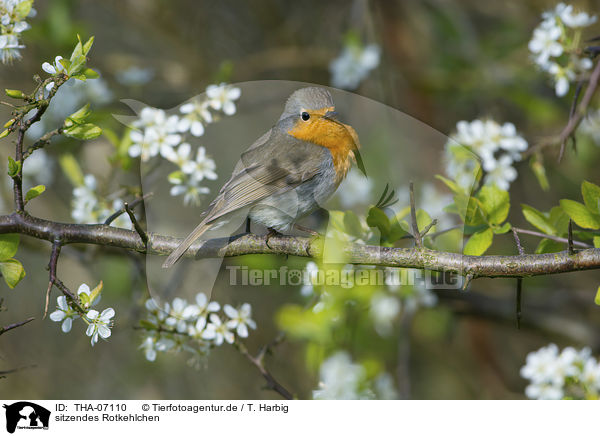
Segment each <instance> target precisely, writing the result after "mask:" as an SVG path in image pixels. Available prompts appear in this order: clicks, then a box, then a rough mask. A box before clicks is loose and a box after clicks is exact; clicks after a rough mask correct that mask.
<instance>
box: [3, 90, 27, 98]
mask: <svg viewBox="0 0 600 436" xmlns="http://www.w3.org/2000/svg"><path fill="white" fill-rule="evenodd" d="M4 92H5V93H6V95H8V96H9V97H11V98H25V94H23V91H19V90H18V89H5V90H4Z"/></svg>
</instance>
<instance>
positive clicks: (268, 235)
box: [265, 227, 281, 250]
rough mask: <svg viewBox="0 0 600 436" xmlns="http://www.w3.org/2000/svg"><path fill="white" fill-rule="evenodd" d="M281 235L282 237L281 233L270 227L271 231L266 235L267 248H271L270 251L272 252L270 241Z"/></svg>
mask: <svg viewBox="0 0 600 436" xmlns="http://www.w3.org/2000/svg"><path fill="white" fill-rule="evenodd" d="M280 235H281V233H279V232H278V231H277V230H275V229H274V228H273V227H269V231H268V232H267V234H266V235H265V244H267V247H269V250H272V248H271V246H270V245H269V239H271V238H272V237H273V236H280Z"/></svg>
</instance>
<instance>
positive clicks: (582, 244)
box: [513, 227, 593, 248]
mask: <svg viewBox="0 0 600 436" xmlns="http://www.w3.org/2000/svg"><path fill="white" fill-rule="evenodd" d="M513 232H517V233H523V234H525V235H532V236H539V237H540V238H546V239H551V240H553V241H556V242H564V243H569V240H568V239H567V238H561V237H560V236H554V235H549V234H547V233H541V232H536V231H534V230H527V229H521V228H519V227H513ZM572 243H573V244H575V245H577V246H579V247H583V248H592V247H593V245H590V244H586V243H585V242H581V241H572Z"/></svg>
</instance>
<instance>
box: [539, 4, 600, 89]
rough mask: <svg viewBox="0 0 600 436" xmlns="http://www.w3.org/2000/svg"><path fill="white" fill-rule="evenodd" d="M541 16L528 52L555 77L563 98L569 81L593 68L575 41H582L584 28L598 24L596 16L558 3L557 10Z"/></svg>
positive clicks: (541, 66) (556, 87)
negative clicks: (575, 10)
mask: <svg viewBox="0 0 600 436" xmlns="http://www.w3.org/2000/svg"><path fill="white" fill-rule="evenodd" d="M542 18H543V21H542V22H541V23H540V24H539V25H538V26H537V27H536V28H535V29H534V31H533V37H532V39H531V40H530V41H529V51H530V52H531V53H532V54H533V55H534V62H535V63H536V64H537V65H538V66H539V67H540V69H541V70H542V71H546V72H547V73H548V74H550V75H551V76H552V79H553V81H554V92H555V93H556V95H557V96H558V97H563V96H565V95H566V94H567V93H568V92H569V88H570V84H571V83H573V82H574V81H576V80H578V78H579V77H580V76H583V75H584V74H585V72H586V71H587V70H589V69H590V68H591V67H592V61H591V59H589V58H587V57H582V55H581V49H580V47H578V46H577V47H575V46H573V41H577V42H578V41H580V40H581V28H583V27H587V26H589V25H591V24H593V23H595V22H596V16H590V15H589V14H588V13H587V12H583V11H582V12H577V13H575V12H574V9H573V6H572V5H567V4H565V3H559V4H558V5H556V7H555V8H554V10H551V11H547V12H544V13H543V14H542ZM565 54H566V56H565Z"/></svg>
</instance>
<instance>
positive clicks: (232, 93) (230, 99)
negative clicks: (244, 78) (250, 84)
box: [206, 83, 242, 115]
mask: <svg viewBox="0 0 600 436" xmlns="http://www.w3.org/2000/svg"><path fill="white" fill-rule="evenodd" d="M241 94H242V91H241V89H240V88H236V87H234V86H231V85H227V84H225V83H221V84H220V85H208V86H207V87H206V96H207V97H208V104H209V105H210V107H212V108H213V109H214V110H217V111H222V112H223V113H224V114H225V115H233V114H235V111H236V108H235V103H234V101H236V100H237V99H238V98H240V95H241Z"/></svg>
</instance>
